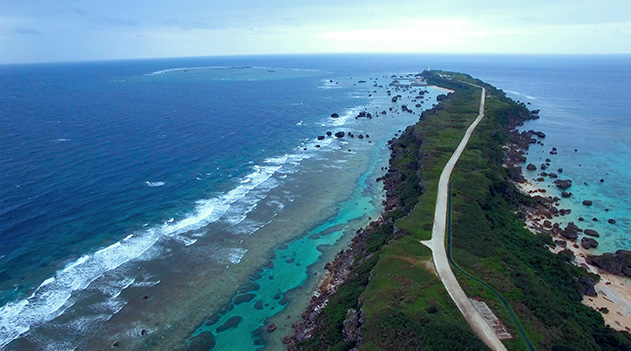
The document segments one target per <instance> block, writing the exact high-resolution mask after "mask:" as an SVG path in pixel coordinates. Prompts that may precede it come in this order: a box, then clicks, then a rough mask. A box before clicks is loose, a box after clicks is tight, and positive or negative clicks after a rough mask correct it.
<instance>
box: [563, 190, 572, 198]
mask: <svg viewBox="0 0 631 351" xmlns="http://www.w3.org/2000/svg"><path fill="white" fill-rule="evenodd" d="M571 196H572V193H568V192H567V191H562V192H561V197H566V198H567V197H571Z"/></svg>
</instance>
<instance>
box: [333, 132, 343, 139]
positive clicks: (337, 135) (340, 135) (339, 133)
mask: <svg viewBox="0 0 631 351" xmlns="http://www.w3.org/2000/svg"><path fill="white" fill-rule="evenodd" d="M344 135H345V134H344V132H337V133H335V137H336V138H343V137H344Z"/></svg>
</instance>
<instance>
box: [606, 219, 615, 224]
mask: <svg viewBox="0 0 631 351" xmlns="http://www.w3.org/2000/svg"><path fill="white" fill-rule="evenodd" d="M607 222H609V224H616V220H615V219H613V218H610V219H609V220H607Z"/></svg>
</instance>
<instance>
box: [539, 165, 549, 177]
mask: <svg viewBox="0 0 631 351" xmlns="http://www.w3.org/2000/svg"><path fill="white" fill-rule="evenodd" d="M542 166H543V165H542ZM539 175H541V176H542V177H547V176H548V172H541V173H539Z"/></svg>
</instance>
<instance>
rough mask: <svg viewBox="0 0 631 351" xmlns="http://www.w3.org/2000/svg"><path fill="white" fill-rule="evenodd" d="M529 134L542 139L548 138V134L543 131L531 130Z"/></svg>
mask: <svg viewBox="0 0 631 351" xmlns="http://www.w3.org/2000/svg"><path fill="white" fill-rule="evenodd" d="M528 133H530V134H532V135H536V136H538V137H539V138H542V139H543V138H545V137H546V134H545V133H544V132H541V131H534V130H532V129H531V130H529V131H528Z"/></svg>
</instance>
